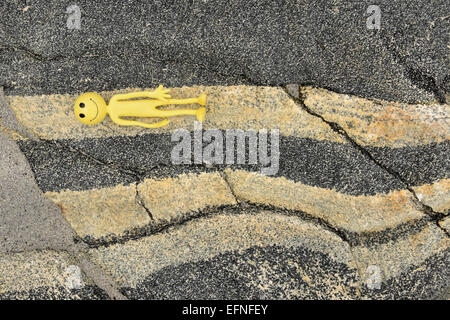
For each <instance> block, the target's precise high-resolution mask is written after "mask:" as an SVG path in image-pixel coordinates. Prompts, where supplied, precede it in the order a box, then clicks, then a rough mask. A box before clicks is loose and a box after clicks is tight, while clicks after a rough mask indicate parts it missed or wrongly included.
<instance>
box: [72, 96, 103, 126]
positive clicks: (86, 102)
mask: <svg viewBox="0 0 450 320" xmlns="http://www.w3.org/2000/svg"><path fill="white" fill-rule="evenodd" d="M74 110H75V116H76V117H77V119H78V120H79V121H81V122H82V123H84V124H97V123H100V122H101V121H102V120H103V119H104V118H105V116H106V102H105V100H103V98H102V96H101V95H99V94H98V93H95V92H88V93H83V94H82V95H81V96H79V97H78V99H77V101H75V108H74Z"/></svg>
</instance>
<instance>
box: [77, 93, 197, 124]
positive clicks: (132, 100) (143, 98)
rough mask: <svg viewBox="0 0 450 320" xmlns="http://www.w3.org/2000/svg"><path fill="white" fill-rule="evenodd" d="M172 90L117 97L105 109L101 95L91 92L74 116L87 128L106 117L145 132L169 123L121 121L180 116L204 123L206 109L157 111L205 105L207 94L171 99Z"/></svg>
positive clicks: (84, 97) (166, 120) (79, 104)
mask: <svg viewBox="0 0 450 320" xmlns="http://www.w3.org/2000/svg"><path fill="white" fill-rule="evenodd" d="M169 91H170V89H165V88H164V87H163V86H162V85H160V86H159V87H158V88H157V89H156V90H154V91H144V92H132V93H125V94H117V95H115V96H113V97H112V98H111V100H110V101H109V104H108V105H106V102H105V100H104V99H103V98H102V96H100V95H99V94H98V93H95V92H88V93H84V94H82V95H81V96H79V97H78V99H77V101H76V102H75V115H76V117H77V119H78V120H80V121H81V122H82V123H84V124H97V123H100V122H101V121H102V120H103V119H104V118H105V117H106V115H107V114H109V116H110V117H111V120H112V121H114V122H115V123H117V124H119V125H124V126H141V127H144V128H160V127H163V126H165V125H167V124H169V122H170V121H169V120H168V119H164V120H161V121H159V122H156V123H145V122H140V121H134V120H127V119H122V118H121V117H148V118H167V117H173V116H179V115H193V116H196V117H197V120H198V121H201V122H203V121H204V120H205V114H206V108H205V107H201V108H199V109H181V110H159V109H158V107H160V106H164V105H169V104H188V103H198V104H200V105H202V106H204V105H205V103H206V94H204V93H202V94H201V95H200V96H199V97H198V98H189V99H171V98H170V95H169Z"/></svg>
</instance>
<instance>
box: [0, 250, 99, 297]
mask: <svg viewBox="0 0 450 320" xmlns="http://www.w3.org/2000/svg"><path fill="white" fill-rule="evenodd" d="M107 298H108V296H107V295H106V293H105V292H104V291H103V290H101V289H100V288H98V287H97V286H96V285H95V284H93V283H92V281H91V280H90V279H88V278H87V277H86V275H85V274H84V273H83V272H82V271H81V268H80V266H79V265H78V262H77V261H76V260H74V259H73V258H72V257H70V256H69V255H68V254H66V253H62V252H56V251H51V250H44V251H31V252H23V253H14V254H0V300H7V299H19V300H24V299H26V300H29V299H37V300H42V299H107Z"/></svg>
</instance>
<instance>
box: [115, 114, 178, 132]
mask: <svg viewBox="0 0 450 320" xmlns="http://www.w3.org/2000/svg"><path fill="white" fill-rule="evenodd" d="M111 120H112V121H113V122H115V123H117V124H119V125H122V126H140V127H144V128H150V129H154V128H161V127H164V126H166V125H168V124H169V122H170V121H169V120H168V119H165V120H162V121H159V122H155V123H147V122H140V121H134V120H125V119H121V118H120V117H111Z"/></svg>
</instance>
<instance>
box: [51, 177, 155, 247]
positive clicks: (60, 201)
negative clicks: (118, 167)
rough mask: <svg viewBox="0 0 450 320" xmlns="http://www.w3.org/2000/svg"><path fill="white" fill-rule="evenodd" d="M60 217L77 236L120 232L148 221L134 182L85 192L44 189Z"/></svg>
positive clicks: (95, 235)
mask: <svg viewBox="0 0 450 320" xmlns="http://www.w3.org/2000/svg"><path fill="white" fill-rule="evenodd" d="M45 196H46V197H47V198H48V199H50V200H52V201H53V202H54V203H56V204H57V205H58V206H59V207H60V209H61V213H62V216H63V217H64V218H65V219H66V220H67V221H68V222H69V223H70V225H71V226H72V228H73V229H74V230H75V231H76V232H77V234H78V235H79V236H80V237H86V236H89V237H93V238H99V237H106V236H111V235H120V234H122V233H124V232H125V231H127V230H130V229H133V228H138V227H142V226H145V225H147V224H149V223H150V217H149V214H148V213H147V211H146V210H145V209H144V207H142V205H140V204H139V201H138V200H137V198H136V197H137V196H136V184H134V183H133V184H130V185H128V186H123V185H118V186H116V187H114V188H103V189H91V190H88V191H71V190H65V191H61V192H46V193H45Z"/></svg>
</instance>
